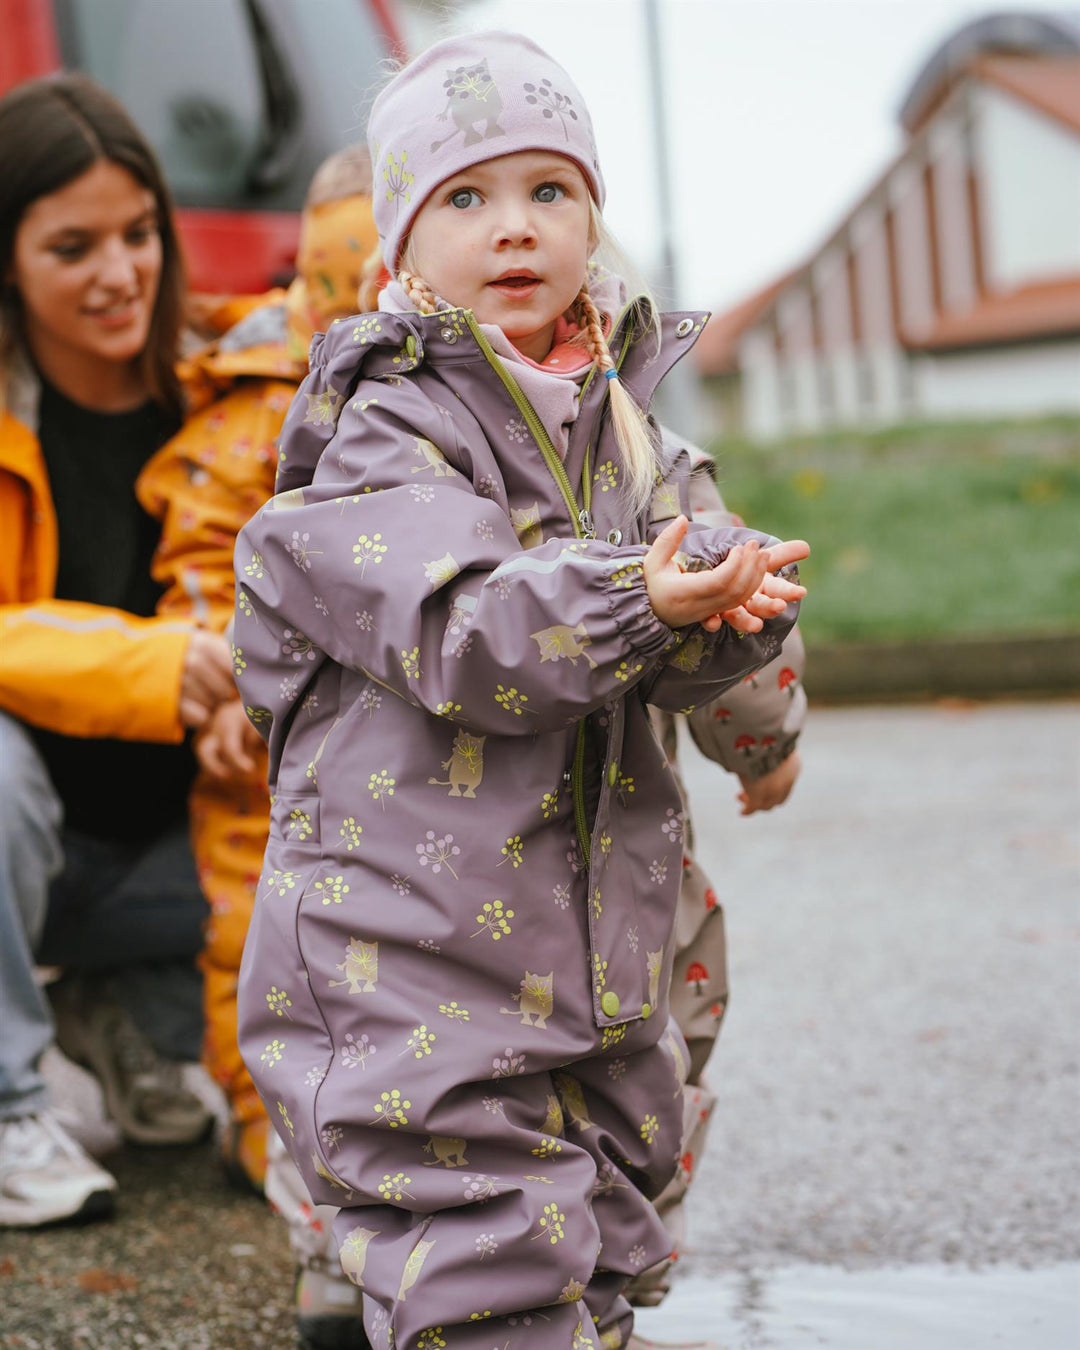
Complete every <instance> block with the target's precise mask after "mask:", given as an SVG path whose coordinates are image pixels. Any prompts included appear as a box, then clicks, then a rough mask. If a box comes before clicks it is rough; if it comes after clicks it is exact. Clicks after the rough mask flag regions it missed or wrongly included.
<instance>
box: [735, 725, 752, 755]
mask: <svg viewBox="0 0 1080 1350" xmlns="http://www.w3.org/2000/svg"><path fill="white" fill-rule="evenodd" d="M755 745H757V740H756V739H755V738H754V737H753V736H751V735H750V734H749V733H748V732H746V731H744V732H743V734H742V735H741V736H736V737H735V749H736V750H741V751H742V752H743V754H744V755H745V756H746V757H747V759H749V758H750V751H751V750H752V749H753V748H754V746H755Z"/></svg>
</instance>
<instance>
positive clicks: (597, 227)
mask: <svg viewBox="0 0 1080 1350" xmlns="http://www.w3.org/2000/svg"><path fill="white" fill-rule="evenodd" d="M589 205H590V242H591V243H592V244H593V253H592V257H591V259H590V262H593V261H595V260H597V258H598V255H600V254H602V255H604V257H605V258H606V259H607V260H609V261H611V262H615V263H616V264H617V273H618V274H619V275H622V276H624V277H625V275H626V273H627V272H630V273H631V274H633V269H632V268H631V267H629V265H628V263H627V260H626V258H625V256H624V255H623V252H622V250H621V249H620V247H619V245H618V243H617V241H616V240H615V237H614V236H613V235H612V234H611V232H610V230H608V228H607V226H606V225H605V224H604V220H603V217H602V216H601V214H600V211H599V208H598V207H597V206H596V203H595V202H593V201H592V199H591V198H590V203H589ZM374 256H375V255H373V257H374ZM371 262H372V259H369V260H368V263H369V264H370V263H371ZM381 263H382V259H381V255H380V256H379V258H378V265H379V266H381ZM414 266H415V259H414V255H413V251H412V241H411V239H407V240H406V242H405V248H404V249H403V250H402V259H401V267H400V270H399V271H398V275H397V280H398V284H399V285H400V286H401V288H402V290H404V292H405V294H406V295H407V296H408V297H409V299H410V300H411V301H412V303H413V304H414V305H415V306H416V308H417V309H418V310H419V311H420V313H421V314H434V313H435V310H436V306H437V304H438V300H439V297H438V296H436V294H435V292H434V291H433V290H432V289H431V287H430V286H429V285H428V283H427V282H426V281H424V280H423V279H422V278H421V277H420V276H418V275H417V273H416V272H415V271H413V270H412V268H413V267H414ZM367 267H368V264H365V273H364V275H365V278H366V277H367ZM613 270H616V269H613ZM634 280H635V281H636V280H637V278H636V277H634ZM365 284H366V282H362V283H361V288H360V294H361V297H362V298H363V297H364V295H365ZM636 295H637V300H636V302H635V303H636V306H637V315H635V318H637V317H638V316H643V317H645V318H646V319H647V324H648V328H654V327H655V326H654V325H653V323H652V318H651V315H652V313H653V312H655V306H654V304H653V302H652V295H651V294H650V292H649V291H648V289H647V288H646V287H642V288H641V289H640V290H639V291H636ZM365 307H367V306H365ZM371 307H372V308H374V304H372V306H371ZM573 317H574V319H575V321H576V322H577V324H578V328H579V333H578V336H577V338H576V339H575V340H576V341H578V342H580V343H581V344H582V345H583V346H584V347H585V348H586V350H587V351H588V353H589V356H590V358H591V359H592V362H593V364H594V365H595V366H596V368H597V371H598V372H599V374H600V375H601V376H602V377H603V379H604V382H605V384H606V385H607V391H608V399H609V402H610V406H611V425H612V430H613V431H614V433H615V441H616V444H617V445H618V447H619V450H620V451H621V452H622V458H623V467H624V469H625V471H626V477H625V480H624V483H623V493H624V496H625V498H626V502H627V505H628V507H629V508H630V510H631V511H632V512H633V514H634V515H635V516H636V515H639V514H640V513H641V512H642V511H644V510H645V508H646V506H647V505H648V503H649V498H650V497H651V496H652V492H653V489H654V487H655V486H656V482H657V459H658V454H657V451H658V445H657V441H656V438H655V436H654V433H653V431H652V428H651V426H650V424H649V421H648V419H647V418H646V416H645V413H644V412H643V411H642V409H641V408H640V407H639V406H638V404H637V402H636V401H635V399H634V396H633V395H632V394H631V393H630V391H629V390H628V389H627V387H626V386H625V385H624V384H623V382H622V380H621V379H619V376H618V372H617V370H616V366H615V358H614V357H613V356H612V354H611V348H610V347H609V346H608V342H607V338H606V337H605V336H604V322H603V316H602V315H601V313H600V311H599V310H598V309H597V307H596V303H595V301H594V300H593V298H592V295H591V294H590V293H589V284H588V280H587V279H586V280H585V281H584V282H583V283H582V286H581V290H580V291H578V293H577V296H576V297H575V300H574V305H573ZM655 332H656V340H657V342H659V337H660V333H659V329H658V328H656V329H655Z"/></svg>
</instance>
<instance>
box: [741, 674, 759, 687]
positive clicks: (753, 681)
mask: <svg viewBox="0 0 1080 1350" xmlns="http://www.w3.org/2000/svg"><path fill="white" fill-rule="evenodd" d="M743 684H748V685H749V686H750V688H751V689H756V688H757V687H758V683H757V671H756V670H752V671H751V672H750V674H749V675H747V676H745V677H744V679H743Z"/></svg>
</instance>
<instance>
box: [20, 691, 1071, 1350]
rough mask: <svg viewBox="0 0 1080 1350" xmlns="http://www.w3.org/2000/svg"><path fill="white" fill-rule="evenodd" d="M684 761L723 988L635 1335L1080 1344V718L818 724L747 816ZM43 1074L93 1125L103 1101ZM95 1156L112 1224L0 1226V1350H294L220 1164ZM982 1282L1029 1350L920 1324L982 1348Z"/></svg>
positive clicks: (921, 718) (872, 711)
mask: <svg viewBox="0 0 1080 1350" xmlns="http://www.w3.org/2000/svg"><path fill="white" fill-rule="evenodd" d="M684 758H685V768H686V778H687V782H688V785H689V790H690V793H691V799H692V806H693V814H694V818H695V822H696V825H697V831H698V842H699V854H700V856H701V857H702V859H703V860H704V861H705V863H706V864H707V866H708V869H709V871H710V873H711V874H712V877H713V880H714V882H715V884H716V887H717V890H718V891H719V893H720V894H721V897H722V899H723V902H724V905H725V909H726V914H727V923H728V933H729V944H730V957H731V979H732V989H733V998H732V1004H731V1009H730V1013H729V1016H728V1019H727V1022H726V1024H725V1027H724V1031H723V1034H722V1037H721V1040H720V1044H719V1047H718V1049H717V1051H716V1052H715V1055H714V1059H713V1062H712V1065H711V1066H710V1078H711V1080H712V1082H713V1084H714V1086H715V1087H716V1089H717V1090H718V1092H719V1096H720V1101H719V1106H718V1110H717V1116H716V1119H715V1122H714V1126H713V1130H712V1133H711V1137H710V1141H709V1146H708V1149H707V1151H706V1154H705V1157H704V1161H703V1163H702V1165H701V1169H700V1171H699V1175H698V1178H697V1181H696V1183H695V1188H694V1190H693V1191H692V1192H691V1201H690V1216H689V1217H690V1241H689V1245H688V1249H687V1252H686V1255H685V1257H684V1260H683V1262H682V1265H681V1267H680V1278H679V1280H678V1282H677V1284H676V1290H675V1293H674V1295H673V1296H672V1299H671V1300H670V1302H669V1304H668V1305H667V1308H668V1310H669V1311H667V1312H665V1310H664V1309H661V1310H659V1311H658V1312H657V1313H656V1314H651V1315H650V1317H649V1319H648V1322H647V1327H643V1329H645V1330H647V1331H648V1334H650V1335H658V1336H663V1335H665V1334H666V1335H667V1336H668V1337H669V1338H670V1339H675V1338H676V1335H678V1336H685V1335H686V1334H687V1333H688V1332H689V1331H693V1332H694V1333H695V1334H704V1333H706V1332H708V1333H710V1334H712V1335H716V1336H718V1335H720V1334H721V1333H722V1334H723V1336H724V1341H725V1343H726V1344H728V1345H730V1346H732V1347H733V1350H734V1347H736V1346H739V1347H742V1346H763V1347H764V1346H775V1347H784V1350H786V1348H787V1347H789V1346H791V1347H802V1346H806V1347H809V1346H834V1347H837V1348H838V1350H848V1347H849V1346H850V1347H851V1350H893V1348H894V1347H897V1348H898V1350H908V1348H909V1347H910V1350H930V1347H931V1346H933V1347H934V1348H935V1350H936V1347H937V1346H938V1345H941V1346H942V1350H967V1347H968V1346H971V1347H973V1350H983V1346H984V1345H985V1346H987V1347H989V1346H991V1345H994V1346H998V1345H1001V1346H1008V1347H1009V1350H1011V1347H1012V1346H1014V1345H1015V1346H1016V1347H1017V1350H1075V1346H1076V1345H1077V1344H1080V1313H1078V1316H1077V1318H1076V1329H1077V1332H1078V1336H1077V1337H1076V1338H1073V1337H1072V1336H1071V1335H1069V1337H1068V1340H1065V1339H1062V1337H1063V1335H1064V1334H1066V1333H1064V1332H1063V1328H1065V1327H1066V1326H1067V1325H1068V1326H1072V1325H1073V1318H1072V1313H1073V1310H1074V1309H1073V1307H1072V1306H1071V1305H1072V1304H1073V1293H1072V1291H1073V1290H1077V1289H1078V1288H1080V1287H1078V1286H1077V1284H1076V1281H1075V1273H1076V1272H1077V1271H1078V1270H1080V1264H1078V1263H1080V1217H1078V1216H1080V1167H1078V1163H1077V1152H1076V1143H1075V1140H1076V1126H1077V1122H1078V1121H1080V1031H1078V1028H1080V1016H1078V1014H1080V825H1078V822H1080V702H1055V703H1015V704H1007V703H1000V704H988V705H978V706H967V707H965V706H961V705H948V706H946V705H934V706H924V707H864V708H858V709H818V710H815V711H814V712H813V714H812V716H811V719H810V723H809V726H808V729H807V732H806V734H805V736H804V744H803V758H804V763H805V768H804V772H803V776H802V779H801V781H800V783H799V785H798V787H797V789H796V791H795V794H794V795H793V797H792V799H791V801H790V802H789V803H788V804H787V806H785V807H784V808H783V809H782V810H780V811H775V812H772V813H769V814H768V815H762V816H756V817H753V818H751V819H741V818H740V817H739V816H738V814H737V808H736V805H735V803H734V800H733V798H734V790H735V786H736V785H735V783H734V780H733V779H731V778H730V777H729V776H727V775H725V774H724V773H723V772H722V771H720V770H718V769H717V768H715V766H712V765H709V764H707V763H705V762H704V761H701V760H700V758H699V757H697V756H696V754H695V753H694V752H693V750H692V747H689V748H688V749H687V751H686V754H685V757H684ZM60 1067H61V1068H63V1066H60ZM60 1079H61V1081H62V1083H63V1084H64V1085H65V1090H68V1091H69V1095H71V1096H72V1098H73V1099H74V1100H75V1101H76V1102H77V1103H78V1105H79V1109H80V1111H81V1113H82V1116H83V1121H84V1124H87V1125H92V1123H93V1114H94V1110H95V1098H94V1096H93V1092H92V1088H90V1087H89V1085H88V1084H87V1083H86V1082H85V1081H84V1080H82V1079H79V1078H77V1077H76V1076H74V1075H72V1074H69V1073H66V1072H61V1074H60ZM109 1165H110V1166H111V1167H112V1168H113V1170H114V1171H115V1173H116V1175H117V1177H118V1178H119V1180H120V1182H121V1187H122V1198H121V1207H120V1210H119V1213H118V1215H117V1218H116V1219H115V1220H114V1221H113V1222H111V1223H109V1224H99V1225H95V1226H91V1227H86V1228H82V1229H55V1230H52V1231H51V1232H47V1233H36V1234H28V1233H10V1232H9V1233H3V1234H0V1346H3V1347H5V1348H7V1347H12V1348H14V1347H19V1350H128V1348H129V1347H153V1350H173V1347H183V1350H233V1348H234V1347H238V1348H239V1347H245V1348H246V1347H260V1348H261V1347H263V1346H271V1345H272V1346H273V1347H274V1348H275V1350H292V1347H293V1346H294V1344H295V1341H294V1337H293V1333H292V1313H291V1308H290V1286H291V1276H292V1271H291V1265H290V1261H289V1255H288V1249H287V1244H286V1242H285V1237H284V1233H283V1231H282V1228H281V1225H280V1223H279V1221H277V1220H276V1219H274V1218H273V1216H271V1215H270V1214H269V1213H268V1212H267V1210H266V1208H265V1206H264V1205H263V1204H262V1202H260V1201H258V1200H256V1199H253V1198H248V1197H244V1196H241V1195H238V1194H236V1193H235V1192H232V1191H230V1190H229V1189H228V1188H227V1187H226V1186H225V1184H224V1182H223V1179H222V1174H221V1171H220V1168H219V1166H218V1164H217V1162H216V1158H215V1154H214V1149H213V1146H212V1145H209V1144H208V1145H205V1146H203V1147H201V1148H196V1149H188V1150H170V1151H167V1152H156V1153H152V1152H147V1151H137V1150H131V1149H128V1150H122V1151H119V1152H116V1153H113V1154H111V1155H110V1157H109ZM937 1271H945V1272H952V1273H953V1274H954V1275H955V1276H956V1278H955V1279H952V1280H951V1281H948V1280H944V1277H942V1279H938V1280H937V1281H936V1282H935V1278H936V1277H934V1276H933V1272H937ZM845 1280H846V1281H847V1284H845V1283H844V1281H845ZM973 1280H978V1281H981V1283H977V1284H973V1283H972V1281H973ZM897 1281H899V1284H897ZM905 1281H906V1284H905ZM912 1281H915V1292H916V1301H915V1303H912V1299H911V1295H912V1288H913V1285H912ZM965 1281H966V1283H965ZM860 1282H861V1283H860ZM987 1282H989V1283H987ZM842 1288H843V1289H845V1290H847V1292H846V1293H840V1292H838V1291H839V1290H841V1289H842ZM904 1289H906V1290H907V1296H906V1299H905V1296H904V1295H903V1290H904ZM987 1289H989V1290H991V1291H994V1293H995V1296H996V1297H997V1298H998V1300H999V1301H1000V1315H998V1316H996V1317H992V1318H991V1321H992V1323H993V1325H994V1326H996V1327H998V1328H999V1329H1000V1327H1001V1326H1004V1325H1005V1323H1006V1321H1007V1318H1008V1313H1009V1310H1010V1308H1011V1309H1012V1311H1013V1313H1014V1314H1015V1318H1014V1320H1017V1325H1019V1320H1018V1319H1020V1318H1021V1317H1023V1318H1025V1319H1027V1320H1025V1321H1024V1325H1025V1326H1029V1325H1030V1326H1031V1327H1032V1328H1034V1329H1033V1330H1032V1331H1031V1332H1030V1334H1028V1333H1027V1332H1024V1333H1023V1335H1024V1337H1025V1339H1017V1340H1012V1341H1009V1340H1008V1339H1007V1338H1003V1337H1002V1336H1001V1335H999V1334H994V1335H993V1336H991V1337H989V1338H988V1339H986V1340H985V1341H983V1340H981V1339H976V1340H971V1339H970V1338H969V1339H968V1340H962V1339H961V1338H959V1337H957V1338H954V1339H952V1340H949V1339H948V1338H947V1337H946V1339H944V1340H941V1339H936V1338H935V1336H934V1335H933V1334H930V1332H929V1331H928V1330H927V1328H928V1327H929V1328H936V1329H937V1331H938V1332H940V1329H941V1327H942V1326H944V1325H945V1324H946V1323H947V1322H948V1320H949V1319H948V1318H947V1317H946V1316H945V1308H946V1304H948V1305H949V1307H950V1308H951V1309H953V1310H954V1311H955V1313H956V1317H957V1319H958V1321H959V1322H963V1323H964V1325H966V1326H967V1327H968V1331H969V1333H970V1329H971V1326H973V1325H974V1323H975V1321H977V1320H978V1319H977V1318H974V1316H973V1314H972V1315H971V1316H965V1315H964V1312H963V1309H964V1307H965V1306H967V1307H968V1308H970V1309H981V1310H982V1311H983V1313H984V1314H985V1313H986V1296H985V1291H986V1290H987ZM852 1290H857V1291H858V1292H857V1293H855V1294H852V1292H851V1291H852ZM979 1290H981V1291H983V1292H982V1293H980V1292H973V1291H979ZM898 1291H899V1292H898ZM770 1294H771V1297H770ZM961 1296H962V1297H963V1298H966V1299H967V1300H968V1303H967V1304H966V1305H965V1304H964V1303H963V1302H962V1301H961V1302H956V1300H957V1299H958V1298H961ZM845 1299H846V1300H847V1302H846V1303H845V1302H844V1300H845ZM898 1300H899V1301H898ZM920 1300H921V1302H920ZM935 1300H936V1301H937V1302H936V1304H935ZM950 1300H952V1302H949V1301H950ZM1047 1300H1050V1303H1052V1304H1053V1309H1054V1315H1053V1317H1051V1318H1050V1320H1049V1321H1046V1320H1045V1319H1044V1323H1045V1324H1044V1323H1043V1322H1039V1318H1038V1317H1036V1314H1035V1312H1034V1311H1032V1309H1036V1308H1042V1309H1043V1310H1044V1311H1045V1308H1046V1307H1047V1306H1049V1305H1048V1303H1047ZM901 1304H903V1306H904V1307H905V1308H906V1310H907V1312H906V1314H905V1316H901V1315H900V1314H899V1312H898V1308H899V1307H900V1305H901ZM823 1306H824V1307H827V1308H831V1310H832V1322H831V1323H829V1319H828V1318H826V1322H825V1323H820V1322H819V1323H814V1322H813V1319H812V1318H811V1317H810V1314H809V1313H808V1312H807V1309H808V1308H810V1309H811V1310H813V1309H814V1308H816V1309H818V1311H819V1312H820V1310H821V1308H822V1307H823ZM853 1306H857V1307H858V1309H859V1312H858V1316H856V1315H855V1314H852V1317H853V1318H854V1320H851V1318H849V1319H848V1321H847V1323H846V1325H847V1329H848V1330H847V1334H845V1333H844V1331H843V1326H841V1327H840V1329H839V1330H837V1310H838V1309H842V1308H850V1307H853ZM1076 1306H1077V1308H1080V1292H1078V1293H1077V1296H1076ZM920 1307H921V1308H923V1310H924V1312H923V1322H922V1324H921V1325H922V1330H921V1331H920V1329H919V1327H920V1324H919V1321H918V1317H917V1316H916V1317H915V1322H914V1324H912V1323H911V1316H912V1315H913V1310H914V1312H916V1313H917V1311H918V1309H919V1308H920ZM935 1307H936V1309H937V1311H936V1313H935ZM987 1315H989V1314H987ZM859 1317H861V1318H862V1321H861V1323H859V1322H858V1318H859ZM1032 1319H1034V1321H1033V1320H1032ZM644 1320H645V1319H643V1321H644ZM840 1322H841V1323H843V1322H844V1318H843V1317H841V1318H840ZM1036 1323H1039V1326H1041V1328H1042V1329H1041V1330H1040V1329H1039V1327H1038V1326H1036V1325H1035V1324H1036ZM691 1324H692V1325H691ZM856 1324H858V1325H862V1326H864V1327H869V1328H873V1329H875V1331H876V1334H874V1335H873V1337H872V1339H871V1338H870V1337H869V1336H863V1337H862V1338H861V1339H860V1338H859V1337H858V1336H856V1337H855V1338H854V1339H852V1336H853V1334H854V1333H852V1330H851V1329H852V1327H854V1326H856ZM829 1325H832V1327H833V1330H832V1331H830V1330H829V1329H828V1326H829ZM822 1326H825V1330H821V1327H822ZM912 1326H913V1327H914V1329H912ZM902 1328H907V1329H906V1330H905V1329H902ZM1018 1334H1019V1333H1018Z"/></svg>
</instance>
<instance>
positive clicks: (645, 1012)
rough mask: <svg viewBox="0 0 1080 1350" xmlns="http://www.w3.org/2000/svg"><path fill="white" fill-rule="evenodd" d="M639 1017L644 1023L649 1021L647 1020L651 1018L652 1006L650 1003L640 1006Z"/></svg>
mask: <svg viewBox="0 0 1080 1350" xmlns="http://www.w3.org/2000/svg"><path fill="white" fill-rule="evenodd" d="M641 1015H642V1017H643V1018H644V1019H645V1020H646V1021H648V1020H649V1018H650V1017H651V1016H652V1004H651V1003H643V1004H642V1005H641Z"/></svg>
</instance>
